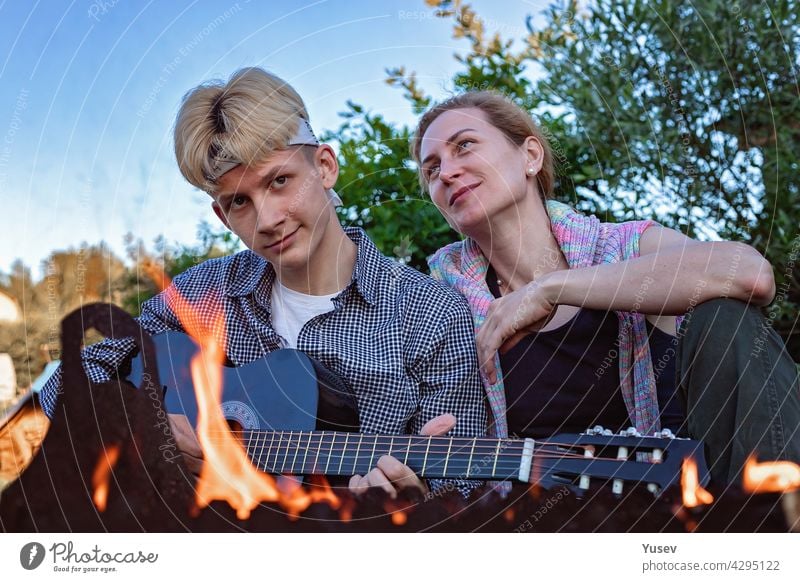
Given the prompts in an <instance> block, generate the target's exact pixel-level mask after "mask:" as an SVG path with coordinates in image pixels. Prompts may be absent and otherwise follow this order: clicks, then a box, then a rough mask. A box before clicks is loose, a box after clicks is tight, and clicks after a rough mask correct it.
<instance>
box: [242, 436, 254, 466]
mask: <svg viewBox="0 0 800 582" xmlns="http://www.w3.org/2000/svg"><path fill="white" fill-rule="evenodd" d="M252 441H253V431H250V432H248V433H247V444H246V445H245V447H244V453H245V455H247V458H248V459H250V462H251V463H252V462H253V457H252V455H251V454H250V450H251V449H250V447H251V445H252Z"/></svg>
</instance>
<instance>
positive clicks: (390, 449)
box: [389, 436, 394, 455]
mask: <svg viewBox="0 0 800 582" xmlns="http://www.w3.org/2000/svg"><path fill="white" fill-rule="evenodd" d="M392 447H394V436H392V437H391V439H390V440H389V455H391V454H392Z"/></svg>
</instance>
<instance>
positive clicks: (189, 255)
mask: <svg viewBox="0 0 800 582" xmlns="http://www.w3.org/2000/svg"><path fill="white" fill-rule="evenodd" d="M125 240H126V246H127V252H128V258H129V260H130V261H131V263H132V265H133V267H132V268H131V269H130V270H129V271H128V273H127V275H126V278H125V284H124V288H125V291H124V293H123V294H122V297H121V299H120V304H121V306H122V307H123V308H124V309H125V310H126V311H128V313H130V314H131V315H135V316H138V315H139V314H140V313H141V310H142V303H144V302H145V301H147V300H148V299H150V298H151V297H153V296H154V295H156V294H157V293H158V292H159V290H160V287H161V286H162V285H163V281H160V280H156V279H160V277H159V276H158V273H160V272H163V273H164V274H166V275H167V277H169V278H170V279H172V278H174V277H175V276H177V275H179V274H181V273H183V272H184V271H185V270H186V269H189V268H191V267H193V266H195V265H198V264H200V263H202V262H203V261H206V260H208V259H215V258H218V257H223V256H226V255H230V254H232V253H235V252H236V251H238V250H240V249H241V248H242V245H241V243H240V241H239V238H238V237H237V236H236V235H234V234H233V233H232V232H230V231H229V230H227V229H225V228H214V227H212V226H211V225H210V224H209V223H208V222H206V221H202V222H201V223H200V224H199V226H198V227H197V242H195V243H192V244H188V245H187V244H176V243H170V242H168V241H167V240H166V239H165V238H163V237H158V238H157V239H156V240H155V251H154V252H150V251H148V250H147V249H146V248H145V245H144V243H143V241H142V240H141V239H135V238H134V237H133V235H131V234H128V235H127V236H126V239H125Z"/></svg>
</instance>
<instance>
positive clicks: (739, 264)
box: [475, 226, 775, 383]
mask: <svg viewBox="0 0 800 582" xmlns="http://www.w3.org/2000/svg"><path fill="white" fill-rule="evenodd" d="M774 296H775V279H774V277H773V273H772V266H771V265H770V264H769V262H768V261H767V260H765V259H764V258H763V257H762V256H761V255H760V254H759V253H758V252H757V251H756V250H755V249H753V248H752V247H750V246H748V245H745V244H743V243H737V242H698V241H694V240H692V239H690V238H688V237H686V236H684V235H683V234H681V233H679V232H677V231H674V230H670V229H666V228H662V227H658V226H653V227H650V228H648V229H647V230H645V231H644V233H643V234H642V237H641V239H640V241H639V257H638V258H635V259H630V260H627V261H622V262H619V263H612V264H604V265H596V266H593V267H586V268H582V269H570V270H564V271H554V272H552V273H548V274H546V275H543V276H541V277H539V278H538V279H536V280H535V281H532V282H530V283H528V284H527V285H526V286H524V287H522V288H521V289H518V290H516V291H514V292H513V293H510V294H509V295H506V296H505V297H501V298H500V299H497V300H495V301H493V302H492V304H491V306H490V307H489V313H488V315H487V317H486V320H485V321H484V323H483V325H482V326H481V328H480V330H478V333H477V335H476V337H475V341H476V344H477V348H478V361H479V363H480V366H481V371H482V372H483V373H484V374H486V376H487V378H488V379H489V382H491V383H494V382H495V381H496V371H495V368H494V357H495V353H496V352H497V350H498V349H499V350H501V351H505V350H508V349H511V348H512V347H514V345H516V344H517V342H519V340H520V339H522V338H523V337H524V336H525V335H527V334H529V333H531V332H533V331H536V330H537V329H539V328H541V327H542V326H543V325H544V324H545V322H546V321H547V319H548V317H549V316H550V315H551V313H552V312H553V310H554V309H555V308H556V306H558V305H575V306H578V307H588V308H590V309H602V310H614V311H636V312H639V313H643V314H653V315H680V314H683V313H685V312H686V311H687V310H688V309H689V308H690V307H691V306H693V305H697V304H698V303H703V302H704V301H708V300H709V299H714V298H717V297H730V298H733V299H740V300H742V301H746V302H749V303H753V304H755V305H767V304H768V303H769V302H770V301H772V298H773V297H774Z"/></svg>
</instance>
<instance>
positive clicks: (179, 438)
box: [168, 414, 203, 476]
mask: <svg viewBox="0 0 800 582" xmlns="http://www.w3.org/2000/svg"><path fill="white" fill-rule="evenodd" d="M168 416H169V424H170V426H171V427H172V434H173V436H174V437H175V444H176V445H177V446H178V450H179V451H180V452H181V454H182V455H183V462H184V463H186V468H187V469H189V471H191V472H192V473H194V474H195V475H198V476H199V475H200V470H201V469H202V468H203V449H202V448H200V441H198V440H197V435H196V434H195V432H194V428H193V427H192V425H191V423H190V422H189V419H188V418H186V416H184V415H183V414H169V415H168Z"/></svg>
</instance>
